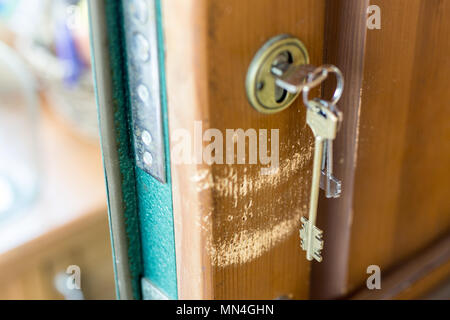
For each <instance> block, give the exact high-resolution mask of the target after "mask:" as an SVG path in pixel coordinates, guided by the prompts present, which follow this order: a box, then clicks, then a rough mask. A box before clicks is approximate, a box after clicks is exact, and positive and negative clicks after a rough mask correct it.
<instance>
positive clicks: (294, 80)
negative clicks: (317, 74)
mask: <svg viewBox="0 0 450 320" xmlns="http://www.w3.org/2000/svg"><path fill="white" fill-rule="evenodd" d="M314 70H316V67H314V66H312V65H309V64H303V65H298V66H295V65H292V64H287V63H282V64H280V65H276V66H274V67H272V74H273V75H275V77H276V80H275V84H276V85H277V86H279V87H280V88H283V89H284V90H286V91H288V92H289V93H292V94H296V93H298V92H300V91H302V89H303V87H304V86H305V84H306V80H307V78H308V75H309V74H310V73H311V72H313V71H314Z"/></svg>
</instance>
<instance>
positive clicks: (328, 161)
mask: <svg viewBox="0 0 450 320" xmlns="http://www.w3.org/2000/svg"><path fill="white" fill-rule="evenodd" d="M318 100H319V99H318ZM319 101H320V103H322V104H324V105H327V107H328V108H329V109H330V110H331V111H332V112H333V113H334V114H335V115H336V116H337V118H338V125H337V130H339V127H340V124H341V122H342V112H340V111H339V110H338V109H337V107H336V106H334V105H331V104H329V103H328V102H327V101H324V100H319ZM324 149H325V150H324V152H323V156H322V174H321V176H320V188H321V189H322V190H324V191H325V196H326V197H327V198H339V197H340V196H341V191H342V183H341V181H340V180H339V179H337V178H336V177H334V175H333V140H330V139H327V140H325V142H324Z"/></svg>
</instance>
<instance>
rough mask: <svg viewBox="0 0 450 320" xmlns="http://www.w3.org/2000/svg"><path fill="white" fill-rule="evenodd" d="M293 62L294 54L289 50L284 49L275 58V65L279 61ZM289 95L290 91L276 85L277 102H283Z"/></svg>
mask: <svg viewBox="0 0 450 320" xmlns="http://www.w3.org/2000/svg"><path fill="white" fill-rule="evenodd" d="M292 62H293V59H292V54H291V53H290V52H289V51H283V52H281V53H280V54H279V55H278V56H277V57H276V58H275V60H274V61H273V65H277V64H279V63H288V64H291V63H292ZM287 95H288V92H287V91H286V90H285V89H283V88H280V87H279V86H275V101H276V102H277V103H282V102H283V101H284V100H285V99H286V97H287Z"/></svg>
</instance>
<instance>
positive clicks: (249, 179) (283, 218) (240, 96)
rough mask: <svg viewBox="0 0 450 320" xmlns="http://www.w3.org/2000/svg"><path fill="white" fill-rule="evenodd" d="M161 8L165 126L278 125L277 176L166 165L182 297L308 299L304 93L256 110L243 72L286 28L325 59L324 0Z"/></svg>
mask: <svg viewBox="0 0 450 320" xmlns="http://www.w3.org/2000/svg"><path fill="white" fill-rule="evenodd" d="M163 12H164V26H165V41H166V52H167V83H168V84H167V90H168V91H167V92H168V104H169V122H170V131H171V133H173V132H175V130H177V129H179V128H184V129H187V130H188V131H190V132H192V130H193V125H194V121H196V120H199V121H202V123H203V127H204V129H206V128H216V129H219V130H220V131H221V132H223V133H224V135H225V132H226V129H238V128H242V129H244V130H247V129H250V128H253V129H256V130H258V129H268V131H269V132H270V129H280V132H279V137H280V170H279V172H278V173H277V174H273V175H261V174H260V169H261V166H259V165H248V164H247V165H226V164H223V165H222V164H213V165H212V166H207V165H203V166H200V165H199V166H196V165H191V166H189V165H176V164H172V170H173V180H174V181H173V183H174V190H176V191H174V216H175V221H176V222H175V229H176V239H177V242H178V247H177V260H178V274H179V290H180V291H179V292H180V297H190V298H192V297H195V298H216V299H229V298H235V299H241V298H249V299H252V298H263V299H274V298H277V297H280V296H287V297H290V298H295V299H305V298H308V295H309V288H308V283H309V280H308V279H309V263H308V262H307V260H306V259H305V254H304V252H303V251H302V250H301V248H300V244H299V235H298V230H299V227H300V217H301V216H302V215H306V214H307V213H306V210H307V204H308V201H309V188H310V179H311V173H310V170H311V169H310V168H311V164H312V162H311V154H312V149H311V145H312V134H311V132H310V129H309V128H308V127H307V126H306V122H305V112H304V107H303V105H302V104H301V101H300V99H298V100H297V101H296V102H295V104H294V105H292V106H291V107H289V109H287V110H285V111H283V112H281V113H278V114H274V115H263V114H261V113H258V112H257V111H255V110H254V109H253V108H252V107H251V105H250V104H249V103H248V100H247V97H246V93H245V77H246V74H247V69H248V67H249V65H250V62H251V60H252V58H253V56H254V55H255V53H256V52H257V50H258V49H259V48H260V47H261V46H262V45H263V44H264V43H265V42H266V41H267V40H269V39H270V38H272V37H274V36H276V35H278V34H282V33H289V34H292V35H294V36H296V37H298V38H299V39H300V40H302V41H303V42H304V43H305V45H306V47H307V48H308V50H309V54H310V57H311V62H312V63H313V64H316V65H317V64H321V63H322V52H323V37H324V14H325V1H317V0H302V1H298V0H287V1H278V0H263V1H261V0H257V1H256V0H251V1H239V0H222V1H209V0H204V1H198V0H195V1H184V2H183V4H180V1H177V0H171V1H164V2H163ZM180 57H183V58H182V59H180ZM193 181H194V182H195V184H193ZM181 190H183V191H181ZM198 191H200V192H199V193H198Z"/></svg>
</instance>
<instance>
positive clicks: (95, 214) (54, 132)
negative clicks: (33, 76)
mask: <svg viewBox="0 0 450 320" xmlns="http://www.w3.org/2000/svg"><path fill="white" fill-rule="evenodd" d="M40 119H41V121H42V122H41V123H40V129H41V130H40V134H41V136H40V143H41V149H40V150H41V153H40V156H41V173H42V174H41V186H40V193H39V194H38V196H37V199H36V201H35V202H34V204H32V205H31V206H30V207H29V208H27V209H26V210H25V212H23V213H19V214H18V215H17V216H15V217H11V218H10V219H7V220H5V221H2V222H1V223H0V299H58V298H62V296H61V294H59V293H58V291H57V290H56V289H55V286H54V281H55V276H56V275H57V274H58V273H61V272H63V273H64V272H65V271H66V269H67V267H68V266H69V265H77V266H79V267H80V269H81V289H82V291H83V294H84V296H85V298H86V299H113V298H114V297H115V293H114V275H113V265H112V257H111V247H110V239H109V230H108V217H107V207H106V194H105V186H104V177H103V169H102V160H101V153H100V148H99V145H98V143H92V142H88V141H83V140H82V139H81V138H79V137H78V136H76V135H75V134H74V133H73V132H71V131H70V130H69V129H68V128H67V126H66V125H64V124H63V123H62V122H61V120H60V119H56V118H55V116H53V115H52V114H51V113H50V111H49V110H48V108H44V110H43V113H42V116H41V117H40Z"/></svg>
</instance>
